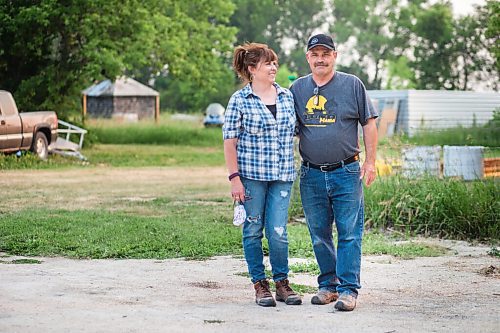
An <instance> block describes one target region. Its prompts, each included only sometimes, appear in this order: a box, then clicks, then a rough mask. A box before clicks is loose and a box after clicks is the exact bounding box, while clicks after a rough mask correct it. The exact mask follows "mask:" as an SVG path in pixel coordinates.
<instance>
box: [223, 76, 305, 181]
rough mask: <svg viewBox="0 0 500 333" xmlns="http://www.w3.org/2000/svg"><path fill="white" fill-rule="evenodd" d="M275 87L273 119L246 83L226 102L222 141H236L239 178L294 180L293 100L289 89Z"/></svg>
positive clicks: (294, 119)
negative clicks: (274, 114) (275, 98)
mask: <svg viewBox="0 0 500 333" xmlns="http://www.w3.org/2000/svg"><path fill="white" fill-rule="evenodd" d="M274 85H275V87H276V89H277V93H278V97H277V100H276V110H277V112H276V119H274V117H273V115H272V113H271V112H270V111H269V109H268V108H267V107H266V106H265V105H264V103H263V102H262V101H261V99H260V98H259V97H257V96H256V95H254V94H253V91H252V87H251V86H250V84H247V85H246V86H245V87H243V88H242V89H240V90H238V91H236V92H235V93H234V94H233V95H232V96H231V98H230V99H229V103H228V105H227V108H226V112H225V116H224V126H223V127H222V134H223V138H224V140H226V139H235V138H237V139H238V144H237V156H238V168H239V170H238V171H239V173H240V175H241V176H242V177H245V178H249V179H253V180H259V181H274V180H281V181H293V180H294V179H295V175H296V173H295V166H294V158H293V137H294V134H295V133H294V132H295V121H296V118H295V108H294V101H293V96H292V93H291V92H290V90H288V89H285V88H282V87H280V86H279V85H278V84H277V83H274Z"/></svg>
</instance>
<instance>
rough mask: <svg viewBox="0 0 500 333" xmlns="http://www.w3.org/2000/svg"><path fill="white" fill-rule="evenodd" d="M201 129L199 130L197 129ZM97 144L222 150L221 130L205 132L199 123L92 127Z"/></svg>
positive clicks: (215, 129) (207, 130)
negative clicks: (179, 146)
mask: <svg viewBox="0 0 500 333" xmlns="http://www.w3.org/2000/svg"><path fill="white" fill-rule="evenodd" d="M195 125H197V126H195ZM91 130H92V131H93V132H94V134H95V136H96V141H97V142H98V143H102V144H148V145H183V146H196V147H220V146H222V130H221V129H220V128H203V127H202V126H201V125H200V124H199V123H195V124H190V123H189V122H177V123H172V122H169V123H160V124H152V123H138V124H128V125H126V124H125V125H121V126H116V125H114V126H96V127H91Z"/></svg>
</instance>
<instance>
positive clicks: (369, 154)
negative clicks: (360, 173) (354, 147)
mask: <svg viewBox="0 0 500 333" xmlns="http://www.w3.org/2000/svg"><path fill="white" fill-rule="evenodd" d="M363 141H364V143H365V153H366V156H365V163H370V164H375V159H376V158H377V141H378V136H377V124H376V121H375V119H374V118H372V119H370V120H368V123H367V124H366V125H365V126H363Z"/></svg>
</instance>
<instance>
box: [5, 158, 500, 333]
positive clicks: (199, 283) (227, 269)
mask: <svg viewBox="0 0 500 333" xmlns="http://www.w3.org/2000/svg"><path fill="white" fill-rule="evenodd" d="M225 177H226V173H225V170H224V169H223V168H210V169H207V168H190V169H186V168H182V169H180V168H141V169H109V168H91V169H85V170H62V171H61V170H59V171H54V170H50V171H8V172H2V173H0V187H1V188H2V194H4V195H5V198H8V200H6V201H2V203H1V204H0V213H1V212H2V211H4V212H5V211H12V210H15V209H19V208H20V207H24V206H26V205H28V204H27V202H29V205H45V206H49V207H64V208H70V207H69V206H71V208H86V207H96V206H97V207H98V206H103V207H104V206H106V205H109V204H110V203H116V202H121V201H123V200H125V201H126V200H136V199H139V200H145V199H147V198H155V197H157V196H160V195H165V194H166V193H171V192H172V190H175V189H176V188H179V187H182V188H183V191H181V192H182V193H181V194H180V195H183V196H188V195H189V196H194V197H200V198H201V197H203V196H204V195H206V194H204V193H203V192H202V191H200V190H199V189H200V188H203V189H205V190H206V191H210V192H211V195H212V196H213V195H214V193H216V194H215V195H220V196H224V195H228V192H229V188H228V187H227V188H226V186H227V183H226V178H225ZM27 196H28V197H29V200H27V199H26V197H27ZM69 197H71V198H72V200H71V202H70V201H69V199H68V198H69ZM68 202H70V203H71V205H68ZM423 241H426V242H431V243H434V244H439V245H441V246H445V247H447V248H449V249H450V251H449V252H448V253H447V254H446V255H444V256H441V257H436V258H417V259H412V260H401V259H397V258H394V257H391V256H365V257H364V258H363V262H362V276H361V279H362V285H363V288H362V289H361V290H360V296H359V299H358V306H357V308H356V310H355V311H353V312H351V313H343V312H338V311H335V310H334V307H333V304H330V305H324V306H317V305H312V304H311V303H310V300H311V297H312V295H311V294H306V295H304V298H303V300H304V302H303V304H302V305H300V306H287V305H285V304H283V303H279V304H278V305H277V307H275V308H262V307H259V306H257V305H256V304H255V303H254V298H253V297H254V295H253V289H252V285H251V283H250V281H249V279H248V278H247V277H244V276H243V274H242V273H244V272H246V264H245V261H244V259H242V258H235V257H216V258H212V259H210V260H206V261H186V260H181V259H175V260H72V259H67V258H60V257H55V258H45V257H39V258H29V259H37V260H39V262H40V263H25V264H14V262H16V261H15V260H17V259H23V258H24V257H16V256H10V255H7V254H2V253H0V261H1V262H2V263H0V332H37V333H38V332H256V331H269V332H384V333H389V332H391V333H395V332H398V333H399V332H459V331H464V332H500V269H499V268H500V259H499V258H495V257H492V256H489V255H488V254H487V252H488V250H489V247H487V246H481V245H474V246H472V245H470V244H467V243H465V242H455V241H445V240H436V239H425V240H423ZM301 260H302V259H296V258H291V262H297V261H301ZM290 280H291V281H292V282H294V283H299V284H305V285H310V286H315V285H316V277H315V276H311V275H308V274H293V275H292V276H291V277H290Z"/></svg>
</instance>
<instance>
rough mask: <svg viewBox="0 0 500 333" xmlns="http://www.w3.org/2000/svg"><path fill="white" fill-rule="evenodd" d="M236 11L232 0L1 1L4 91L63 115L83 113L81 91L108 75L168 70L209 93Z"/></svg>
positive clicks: (31, 106)
mask: <svg viewBox="0 0 500 333" xmlns="http://www.w3.org/2000/svg"><path fill="white" fill-rule="evenodd" d="M233 9H234V7H233V5H232V3H231V2H230V1H229V0H200V1H196V2H189V1H188V2H180V1H176V0H145V1H139V0H125V1H118V0H74V1H71V3H68V2H67V1H62V0H40V1H37V2H33V1H24V0H22V1H10V0H0V50H1V51H0V86H1V87H2V88H4V89H8V90H10V91H12V92H13V93H14V95H15V97H16V100H17V101H18V103H19V106H20V107H21V109H37V108H47V109H48V108H50V109H55V110H57V111H59V113H63V112H64V111H67V110H75V109H79V99H80V90H82V89H83V88H85V87H86V86H87V85H88V84H90V83H91V82H92V81H93V80H95V79H100V78H102V77H103V74H105V75H106V76H108V77H110V78H114V77H116V76H117V75H119V74H122V73H123V72H124V71H128V72H129V73H136V72H137V71H138V69H143V70H144V68H146V69H147V70H146V71H143V72H146V73H147V72H149V73H150V74H149V75H148V74H143V76H144V77H151V73H159V72H161V71H162V70H164V69H168V72H169V73H172V74H174V75H177V76H182V77H183V78H185V79H186V80H189V79H191V80H192V81H193V82H196V83H197V84H198V85H199V88H200V90H203V89H209V88H211V87H213V86H214V82H213V80H212V79H211V77H213V76H212V75H211V74H212V73H213V72H214V71H219V70H220V68H219V67H217V66H215V65H214V64H217V63H218V61H219V60H218V59H219V57H220V55H221V54H224V53H225V52H227V51H228V50H229V49H230V47H231V44H232V41H233V36H234V33H235V31H234V29H232V28H229V27H227V26H226V23H227V21H228V19H229V16H230V15H231V13H232V11H233ZM201 29H202V30H201ZM201 32H203V33H201Z"/></svg>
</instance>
